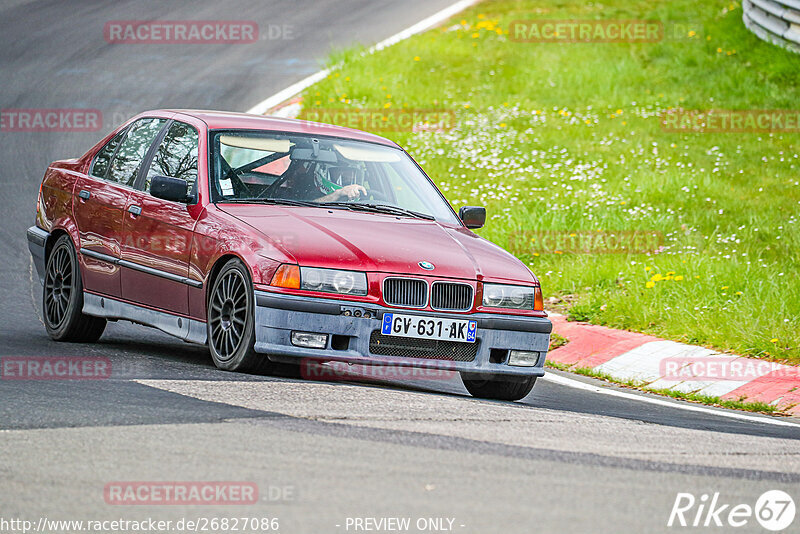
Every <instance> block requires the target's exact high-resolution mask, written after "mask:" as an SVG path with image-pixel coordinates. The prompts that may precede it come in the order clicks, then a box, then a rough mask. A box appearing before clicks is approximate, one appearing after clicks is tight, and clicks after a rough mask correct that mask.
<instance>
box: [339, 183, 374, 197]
mask: <svg viewBox="0 0 800 534" xmlns="http://www.w3.org/2000/svg"><path fill="white" fill-rule="evenodd" d="M332 194H336V198H335V200H338V199H346V200H356V199H358V198H359V197H360V196H361V195H366V194H367V190H366V189H364V186H361V185H358V184H350V185H346V186H344V187H343V188H341V189H338V190H336V191H334V192H333V193H332Z"/></svg>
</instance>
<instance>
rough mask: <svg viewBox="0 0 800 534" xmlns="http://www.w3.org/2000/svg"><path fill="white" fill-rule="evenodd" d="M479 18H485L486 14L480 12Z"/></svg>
mask: <svg viewBox="0 0 800 534" xmlns="http://www.w3.org/2000/svg"><path fill="white" fill-rule="evenodd" d="M478 18H479V19H485V18H486V15H484V14H483V13H480V14H478Z"/></svg>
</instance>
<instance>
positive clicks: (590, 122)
mask: <svg viewBox="0 0 800 534" xmlns="http://www.w3.org/2000/svg"><path fill="white" fill-rule="evenodd" d="M583 122H585V123H586V124H592V121H590V120H589V119H586V120H585V121H583Z"/></svg>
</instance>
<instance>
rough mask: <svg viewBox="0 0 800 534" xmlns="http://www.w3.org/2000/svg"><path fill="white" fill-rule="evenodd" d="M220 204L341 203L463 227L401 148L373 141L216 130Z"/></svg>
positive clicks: (214, 182)
mask: <svg viewBox="0 0 800 534" xmlns="http://www.w3.org/2000/svg"><path fill="white" fill-rule="evenodd" d="M212 161H213V169H214V172H213V173H212V178H211V191H212V199H213V201H214V202H247V201H252V202H264V203H270V202H274V203H281V204H297V205H311V206H320V207H322V206H336V207H339V208H342V207H344V208H350V209H358V210H363V211H370V212H381V213H390V214H396V215H409V216H418V217H422V218H430V219H436V220H438V221H441V222H447V223H451V224H459V221H458V218H457V217H456V216H455V214H454V213H453V211H452V210H451V209H450V206H449V205H448V204H447V201H446V200H445V199H444V198H443V197H442V195H441V194H440V193H439V191H438V190H437V189H436V188H435V187H434V185H433V184H432V183H431V182H430V180H429V179H428V178H427V177H426V176H425V174H423V173H422V171H420V169H419V168H418V167H417V166H416V164H415V163H414V162H413V161H412V160H411V158H409V157H408V156H407V155H406V154H405V153H404V152H403V151H401V150H398V149H396V148H392V147H387V146H381V145H377V144H373V143H364V142H359V141H349V140H344V139H333V138H325V137H312V136H305V135H296V134H279V133H273V132H269V133H267V132H250V131H227V132H216V133H214V137H213V143H212Z"/></svg>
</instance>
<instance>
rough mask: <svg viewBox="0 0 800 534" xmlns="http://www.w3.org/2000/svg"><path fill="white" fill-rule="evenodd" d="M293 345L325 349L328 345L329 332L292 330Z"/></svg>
mask: <svg viewBox="0 0 800 534" xmlns="http://www.w3.org/2000/svg"><path fill="white" fill-rule="evenodd" d="M292 345H295V346H297V347H306V348H309V349H324V348H325V347H327V346H328V334H314V333H312V332H292Z"/></svg>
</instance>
